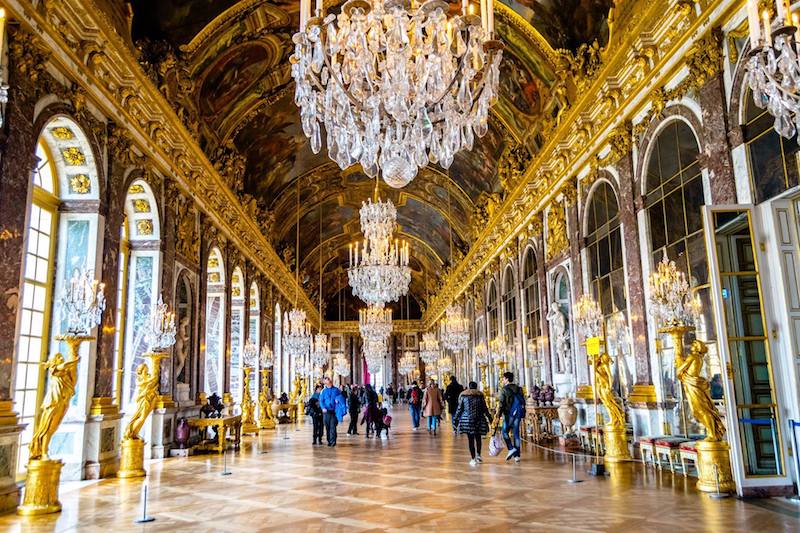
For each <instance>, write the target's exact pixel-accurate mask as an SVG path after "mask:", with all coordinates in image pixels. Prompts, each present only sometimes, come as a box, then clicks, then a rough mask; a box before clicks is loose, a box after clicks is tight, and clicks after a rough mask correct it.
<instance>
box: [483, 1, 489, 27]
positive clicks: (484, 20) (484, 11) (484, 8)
mask: <svg viewBox="0 0 800 533" xmlns="http://www.w3.org/2000/svg"><path fill="white" fill-rule="evenodd" d="M486 1H487V0H481V27H482V28H483V31H488V30H487V28H486Z"/></svg>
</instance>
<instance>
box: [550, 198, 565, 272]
mask: <svg viewBox="0 0 800 533" xmlns="http://www.w3.org/2000/svg"><path fill="white" fill-rule="evenodd" d="M568 247H569V240H568V239H567V215H566V211H565V209H564V204H562V203H561V202H554V203H553V204H552V205H551V206H550V210H549V211H548V212H547V260H548V261H549V260H551V259H553V258H554V257H558V256H559V255H561V254H562V253H564V251H566V250H567V248H568Z"/></svg>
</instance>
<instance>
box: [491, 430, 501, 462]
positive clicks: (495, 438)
mask: <svg viewBox="0 0 800 533" xmlns="http://www.w3.org/2000/svg"><path fill="white" fill-rule="evenodd" d="M502 449H503V439H502V438H501V437H500V435H498V434H497V433H495V434H494V435H492V438H490V439H489V455H491V456H492V457H496V456H497V455H500V452H501V451H502Z"/></svg>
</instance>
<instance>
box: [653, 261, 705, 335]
mask: <svg viewBox="0 0 800 533" xmlns="http://www.w3.org/2000/svg"><path fill="white" fill-rule="evenodd" d="M648 285H649V287H650V304H651V305H650V314H652V315H653V318H654V319H655V321H656V323H657V324H659V325H660V326H663V327H674V326H691V325H694V323H695V321H696V320H697V317H698V316H699V315H700V311H701V303H700V299H699V297H697V296H695V297H694V298H692V297H691V296H690V289H689V282H688V281H686V274H684V273H683V272H681V271H680V270H678V267H677V266H676V265H675V262H674V261H670V260H669V259H667V256H666V254H665V255H664V258H663V259H662V260H661V262H660V263H659V264H658V267H657V268H656V271H655V272H653V273H651V274H650V279H649V280H648Z"/></svg>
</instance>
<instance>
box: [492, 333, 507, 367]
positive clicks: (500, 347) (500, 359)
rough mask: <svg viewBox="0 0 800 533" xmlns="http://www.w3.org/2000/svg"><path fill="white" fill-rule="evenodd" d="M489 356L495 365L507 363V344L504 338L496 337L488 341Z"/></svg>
mask: <svg viewBox="0 0 800 533" xmlns="http://www.w3.org/2000/svg"><path fill="white" fill-rule="evenodd" d="M489 354H490V355H491V356H492V361H494V362H495V363H505V362H508V343H507V342H506V338H505V337H503V336H502V335H498V336H497V337H495V338H494V339H492V340H490V341H489Z"/></svg>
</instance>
